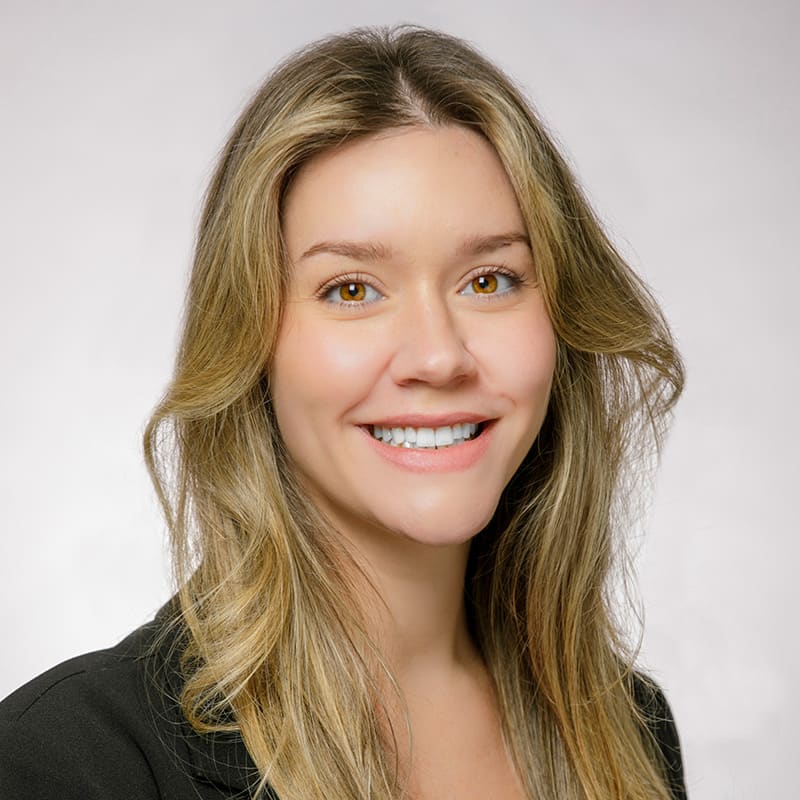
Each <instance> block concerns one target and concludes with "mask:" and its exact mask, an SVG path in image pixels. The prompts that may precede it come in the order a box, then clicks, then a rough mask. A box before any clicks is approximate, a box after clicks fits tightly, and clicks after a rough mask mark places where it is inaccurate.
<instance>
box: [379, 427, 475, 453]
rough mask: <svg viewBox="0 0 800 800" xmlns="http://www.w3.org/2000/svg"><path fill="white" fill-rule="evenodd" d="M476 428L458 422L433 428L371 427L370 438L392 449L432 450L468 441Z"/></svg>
mask: <svg viewBox="0 0 800 800" xmlns="http://www.w3.org/2000/svg"><path fill="white" fill-rule="evenodd" d="M477 430H478V426H477V425H476V424H475V423H474V422H458V423H456V424H455V425H442V426H440V427H438V428H436V429H435V430H434V429H433V428H412V427H409V426H406V427H401V426H399V425H397V426H394V427H391V428H388V427H386V428H385V427H383V426H382V425H373V426H372V436H373V437H374V438H375V439H378V440H379V441H382V442H384V443H385V444H389V445H391V446H392V447H417V448H428V449H433V448H437V447H453V446H454V445H459V444H462V443H463V442H466V441H469V440H470V439H471V438H472V437H473V436H475V434H476V432H477Z"/></svg>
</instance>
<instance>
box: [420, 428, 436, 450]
mask: <svg viewBox="0 0 800 800" xmlns="http://www.w3.org/2000/svg"><path fill="white" fill-rule="evenodd" d="M417 447H436V434H435V433H434V432H433V428H420V429H419V430H418V431H417Z"/></svg>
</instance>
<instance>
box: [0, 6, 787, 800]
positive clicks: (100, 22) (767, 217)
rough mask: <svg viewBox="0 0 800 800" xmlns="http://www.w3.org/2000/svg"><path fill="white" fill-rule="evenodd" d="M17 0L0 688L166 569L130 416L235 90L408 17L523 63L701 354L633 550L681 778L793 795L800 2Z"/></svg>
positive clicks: (135, 411) (149, 388)
mask: <svg viewBox="0 0 800 800" xmlns="http://www.w3.org/2000/svg"><path fill="white" fill-rule="evenodd" d="M0 13H1V14H2V21H1V23H0V86H2V118H3V123H2V126H0V174H2V183H0V203H1V204H2V209H0V210H1V213H0V220H1V222H0V225H2V239H1V240H0V241H1V242H2V261H1V262H0V263H1V264H2V271H1V273H0V275H1V277H0V281H1V282H0V312H1V313H2V325H3V333H2V339H1V340H0V358H1V359H2V360H1V361H0V363H1V364H2V385H3V390H2V393H1V394H0V442H1V443H2V444H0V447H2V453H3V457H2V460H0V463H1V464H2V467H1V468H2V482H1V483H0V486H1V488H0V492H1V493H2V494H1V496H0V501H1V502H2V514H3V529H2V538H1V539H0V600H1V602H0V632H2V639H3V642H4V647H3V650H4V653H5V657H4V658H3V659H2V661H0V695H3V694H5V693H6V692H8V691H10V690H11V689H13V688H14V687H16V686H17V685H19V684H20V683H22V682H23V681H24V680H26V679H27V678H29V677H30V676H32V675H33V674H34V673H36V672H38V671H41V670H43V669H45V668H46V667H48V666H50V665H51V664H53V663H55V662H56V661H58V660H61V659H64V658H66V657H68V656H71V655H74V654H76V653H79V652H81V651H85V650H89V649H94V648H98V647H101V646H105V645H108V644H111V643H113V642H114V641H116V640H117V639H119V638H120V637H121V636H122V635H123V634H125V633H126V632H127V631H128V630H130V629H131V628H133V627H134V626H136V625H137V624H139V623H141V622H143V621H144V620H145V619H147V618H148V617H149V616H150V615H151V614H152V612H153V611H154V610H155V609H156V608H157V607H158V606H159V604H160V603H161V602H162V601H163V600H165V599H166V598H167V597H168V594H169V580H168V569H167V567H166V559H165V552H164V536H163V534H164V531H163V523H162V522H161V519H160V516H159V513H158V510H157V508H156V504H155V500H154V498H153V495H152V492H151V490H150V487H149V483H148V479H147V477H146V474H145V470H144V467H143V464H142V457H141V454H140V443H139V440H140V434H141V430H142V427H143V425H144V421H145V419H146V417H147V415H148V412H149V410H150V408H151V407H152V406H153V404H154V403H155V401H156V400H157V398H158V396H159V394H160V392H161V391H162V389H163V387H164V385H165V383H166V381H167V378H168V375H169V371H170V365H171V361H172V354H173V349H174V344H175V337H176V331H177V325H178V320H179V312H180V305H181V301H182V292H183V287H184V283H185V279H186V275H187V271H188V265H189V257H190V251H191V243H192V237H193V229H194V225H195V222H196V218H197V214H198V209H199V205H200V197H201V193H202V191H203V188H204V186H205V183H206V181H207V179H208V176H209V173H210V170H211V167H212V164H213V162H214V159H215V155H216V153H217V152H218V150H219V148H220V146H221V144H222V142H223V139H224V136H225V134H226V132H227V130H228V129H229V127H230V126H231V124H232V123H233V120H234V118H235V116H236V114H237V112H238V111H239V110H240V109H241V107H242V105H243V103H244V101H245V100H246V98H247V97H248V96H249V94H250V92H252V91H253V90H254V89H255V87H256V86H257V85H258V83H259V82H260V80H261V78H262V77H263V75H264V74H265V73H266V72H267V71H268V70H269V69H270V67H271V66H272V65H273V64H274V63H275V61H276V60H277V59H278V58H279V57H282V56H283V55H285V54H286V53H288V52H289V51H290V50H292V49H293V48H295V47H296V46H299V45H301V44H303V43H305V42H307V41H308V40H310V39H312V38H316V37H317V36H319V35H322V34H326V33H330V32H333V31H337V30H342V29H345V28H348V27H350V26H353V25H357V24H375V23H389V22H400V21H409V22H418V23H422V24H428V25H432V26H434V27H441V28H444V29H446V30H448V31H450V32H452V33H455V34H458V35H461V36H464V37H466V38H468V39H470V40H472V41H473V42H474V43H476V44H477V45H478V46H479V47H481V48H482V49H483V50H484V51H485V52H486V53H487V54H488V55H490V56H491V57H492V58H494V59H495V60H496V61H498V62H499V63H500V64H501V65H502V66H504V67H505V68H506V69H507V70H508V71H509V72H510V73H511V74H512V75H513V76H515V77H516V78H517V79H518V80H519V81H520V82H521V83H522V84H523V86H524V87H525V88H526V90H527V91H528V92H529V94H530V96H531V97H532V98H533V99H534V100H535V102H536V104H537V105H538V108H539V109H540V111H541V113H542V114H543V115H544V117H545V118H546V119H547V120H548V121H549V122H550V124H551V127H552V130H553V132H554V133H555V135H556V137H557V138H558V139H559V140H560V141H561V142H562V144H563V146H564V148H565V151H566V153H567V155H568V157H569V158H570V160H571V161H572V163H573V164H574V166H575V167H576V169H577V171H578V173H579V175H580V176H581V179H582V181H583V183H584V185H585V187H586V190H587V192H588V194H589V196H590V198H591V199H592V201H593V202H594V203H595V204H596V206H597V207H598V209H599V210H600V212H601V214H602V216H603V218H604V220H605V221H606V223H607V225H608V227H609V229H610V230H611V232H612V234H613V236H614V238H615V240H616V241H617V242H618V243H619V245H620V247H621V248H622V250H623V252H624V253H625V254H626V255H627V256H628V257H629V258H630V259H631V261H632V262H633V264H634V265H635V266H637V268H639V269H640V271H641V272H642V273H643V274H644V275H645V277H646V278H647V279H648V280H649V281H650V283H651V284H652V285H653V286H654V287H655V289H656V292H657V294H658V296H659V297H660V299H661V300H662V302H663V304H664V306H665V308H666V309H667V313H668V315H669V317H670V319H671V321H672V323H673V325H674V328H675V331H676V333H677V336H678V338H679V341H680V344H681V346H682V349H683V352H684V354H685V357H686V361H687V364H688V369H689V383H688V389H687V392H686V395H685V397H684V399H683V401H682V403H681V405H680V406H679V410H678V414H677V419H676V422H675V425H674V428H673V432H672V435H671V437H670V439H669V441H668V445H667V448H666V451H665V453H664V457H663V464H662V469H661V472H660V474H659V477H658V480H657V483H656V487H655V493H654V496H653V501H652V503H651V504H650V507H649V512H648V516H647V520H646V525H645V528H646V535H645V536H644V538H642V539H641V542H640V555H639V560H638V564H639V569H640V591H641V595H642V598H643V601H644V603H645V606H646V610H647V614H646V625H647V628H646V635H645V638H644V643H643V651H642V660H643V662H644V663H645V664H646V665H647V666H648V667H650V668H651V669H652V670H653V672H654V674H655V675H656V677H657V678H658V679H659V680H660V681H661V683H662V684H663V686H664V687H665V689H666V691H667V693H668V695H669V698H670V700H671V703H672V705H673V708H674V711H675V714H676V716H677V719H678V722H679V726H680V730H681V734H682V738H683V744H684V748H685V760H686V766H687V773H688V781H689V787H690V793H691V796H692V798H694V800H716V799H717V798H755V797H770V798H792V797H797V796H800V782H799V780H798V773H797V768H796V763H795V762H796V759H797V756H798V751H797V746H796V743H795V728H796V726H793V725H791V723H792V722H793V721H794V720H795V719H796V718H797V717H798V712H800V708H798V702H797V698H796V694H795V689H794V684H795V682H796V678H797V676H798V674H799V672H800V670H799V669H798V667H800V648H798V644H797V623H796V621H795V612H796V609H797V598H798V592H797V588H796V568H797V563H798V556H799V555H800V552H799V548H798V544H797V538H796V534H797V533H798V526H797V522H796V508H795V499H796V498H795V495H796V491H797V490H796V488H795V486H796V483H797V477H798V468H797V459H798V456H797V452H798V444H800V441H798V434H797V421H796V409H797V401H796V399H795V394H796V392H797V390H798V387H799V386H800V380H799V378H800V375H799V374H798V359H797V356H796V354H795V350H796V346H797V344H798V340H799V338H798V333H799V331H798V321H797V317H798V314H797V304H798V299H799V298H800V279H798V269H797V267H798V258H797V244H796V239H797V235H798V232H799V231H800V226H798V224H797V221H796V217H797V213H798V208H799V205H798V199H800V198H798V194H800V190H798V186H800V159H798V156H797V138H798V137H797V126H798V122H800V114H799V112H798V101H797V81H798V74H799V71H798V66H800V65H799V64H798V55H797V53H798V49H797V46H796V40H797V38H798V33H799V32H800V25H798V22H800V13H798V5H797V4H795V3H790V2H785V3H783V2H775V1H773V2H762V3H758V2H756V1H755V0H749V2H739V3H736V2H730V3H724V2H713V0H700V1H699V2H697V1H696V2H688V1H687V0H681V1H680V2H673V3H655V2H653V3H646V2H639V3H637V2H632V0H629V1H628V2H621V0H611V1H610V2H608V1H607V2H603V3H597V2H591V0H586V1H585V2H534V1H532V0H528V2H524V3H523V2H517V3H514V2H503V1H502V0H496V1H495V2H492V3H490V4H484V3H480V4H479V3H474V4H469V5H468V4H464V3H457V2H455V1H454V0H440V2H426V3H423V2H417V1H416V0H414V1H413V2H412V1H409V2H406V3H405V4H404V5H402V6H399V5H395V4H389V3H369V2H358V1H357V0H349V2H340V3H335V4H334V3H322V2H316V3H305V4H296V5H295V6H294V7H292V8H287V7H286V6H285V5H284V4H283V3H280V4H279V3H274V4H272V3H264V2H261V3H258V2H244V1H243V0H234V1H233V2H227V3H224V4H223V3H210V2H188V0H181V1H180V2H165V3H162V2H155V1H154V0H146V1H145V2H137V3H133V2H119V3H111V2H109V3H88V2H70V3H61V2H55V0H52V1H51V2H47V3H42V2H30V1H29V0H25V2H23V0H16V1H14V2H3V3H2V5H0Z"/></svg>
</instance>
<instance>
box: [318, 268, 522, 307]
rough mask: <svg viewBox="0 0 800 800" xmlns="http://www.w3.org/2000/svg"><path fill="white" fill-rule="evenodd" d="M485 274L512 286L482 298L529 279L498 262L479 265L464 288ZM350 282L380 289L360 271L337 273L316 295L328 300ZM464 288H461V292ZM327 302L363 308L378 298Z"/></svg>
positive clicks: (500, 294)
mask: <svg viewBox="0 0 800 800" xmlns="http://www.w3.org/2000/svg"><path fill="white" fill-rule="evenodd" d="M484 275H502V276H503V277H505V278H508V280H509V282H510V283H511V286H510V287H509V288H508V289H507V290H506V291H503V292H491V293H488V294H477V293H476V296H479V297H481V298H482V300H489V301H492V300H498V299H500V298H502V297H505V296H506V295H509V294H512V293H514V292H516V291H517V290H518V289H519V288H520V287H521V286H523V285H526V284H527V283H528V281H527V279H526V278H524V277H522V276H521V275H519V274H518V273H516V272H514V271H513V270H511V269H509V268H508V267H506V266H505V265H503V264H496V265H494V266H492V267H479V268H478V269H476V270H474V271H473V272H472V273H470V274H469V275H467V276H466V278H465V279H464V287H463V288H464V289H465V288H467V287H468V286H469V284H470V283H471V282H472V281H474V280H475V279H476V278H480V277H482V276H484ZM348 283H363V284H364V285H365V286H369V287H371V288H372V289H374V290H375V291H376V292H377V291H378V290H377V289H375V287H374V286H373V284H372V283H371V279H370V278H368V276H366V275H363V274H362V273H360V272H349V273H346V274H345V275H337V276H336V277H335V278H332V279H331V280H329V281H326V282H325V283H324V284H323V285H322V286H320V287H319V289H317V291H316V295H315V296H316V297H317V299H319V300H323V301H325V300H326V295H328V294H329V293H330V292H331V291H333V290H334V289H338V288H340V287H341V286H344V285H345V284H348ZM461 291H463V289H461V290H459V293H461ZM379 294H380V292H379ZM326 302H329V303H331V304H332V305H335V306H337V307H339V308H349V309H359V308H363V307H364V306H365V305H370V304H372V303H375V302H377V301H376V300H351V301H344V300H327V301H326Z"/></svg>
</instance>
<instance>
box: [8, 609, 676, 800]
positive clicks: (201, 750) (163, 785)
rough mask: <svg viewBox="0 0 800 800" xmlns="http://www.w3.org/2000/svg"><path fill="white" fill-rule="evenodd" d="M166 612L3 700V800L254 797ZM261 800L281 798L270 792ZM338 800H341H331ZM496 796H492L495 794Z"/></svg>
mask: <svg viewBox="0 0 800 800" xmlns="http://www.w3.org/2000/svg"><path fill="white" fill-rule="evenodd" d="M164 617H165V613H164V612H163V610H162V614H159V616H157V617H156V619H155V620H153V621H152V622H150V623H148V624H147V625H144V626H143V627H141V628H139V629H138V630H136V631H134V632H133V633H132V634H130V636H128V637H127V638H126V639H124V640H123V641H122V642H120V644H118V645H116V646H115V647H112V648H110V649H108V650H100V651H98V652H96V653H89V654H87V655H83V656H79V657H78V658H74V659H71V660H70V661H66V662H64V663H63V664H60V665H59V666H57V667H54V668H53V669H51V670H49V671H48V672H45V673H44V674H43V675H40V676H39V677H38V678H35V679H34V680H32V681H31V682H30V683H28V684H26V685H25V686H23V687H22V688H20V689H18V690H17V691H16V692H14V693H13V694H11V695H10V696H9V697H7V698H6V699H5V700H4V701H3V702H2V703H0V798H2V800H221V799H222V798H241V799H242V800H244V798H250V797H251V790H252V787H254V786H256V785H257V784H258V771H257V770H256V768H255V765H254V764H253V762H252V760H251V759H250V756H249V754H248V752H247V750H246V748H245V747H244V743H243V742H242V740H241V738H240V737H239V736H238V735H232V734H230V735H221V734H214V735H210V736H209V735H202V736H201V735H200V734H198V733H196V732H195V731H194V730H193V729H192V728H191V726H190V725H189V724H188V722H187V721H186V719H185V718H184V716H183V713H182V711H181V709H180V705H179V704H178V702H177V698H178V696H179V695H180V689H181V677H180V671H179V665H178V649H179V648H178V647H176V641H175V637H174V636H173V637H172V638H169V637H164V636H161V635H159V634H161V633H163V622H164ZM636 696H637V702H638V703H639V705H640V707H642V708H643V709H644V710H645V711H646V712H647V713H648V714H649V715H650V716H651V717H652V718H653V719H656V720H657V722H655V723H653V725H652V727H651V732H652V734H653V735H654V736H655V738H656V741H657V742H658V745H659V748H660V749H661V752H662V753H663V755H664V759H665V763H666V764H667V767H668V770H669V774H670V775H671V777H672V780H673V787H674V788H673V795H674V797H675V800H684V798H685V797H686V790H685V788H684V781H683V768H682V764H681V755H680V746H679V743H678V736H677V732H676V729H675V724H674V722H673V719H672V715H671V713H670V710H669V707H668V706H667V703H666V700H665V699H664V696H663V695H662V693H661V692H660V691H659V690H658V689H657V688H656V687H652V686H651V685H649V684H645V683H644V682H637V687H636ZM263 798H264V800H278V798H277V796H276V795H275V794H274V793H273V792H271V791H269V790H268V791H267V793H266V795H263ZM332 800H335V798H333V799H332ZM492 800H494V798H493V799H492Z"/></svg>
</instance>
